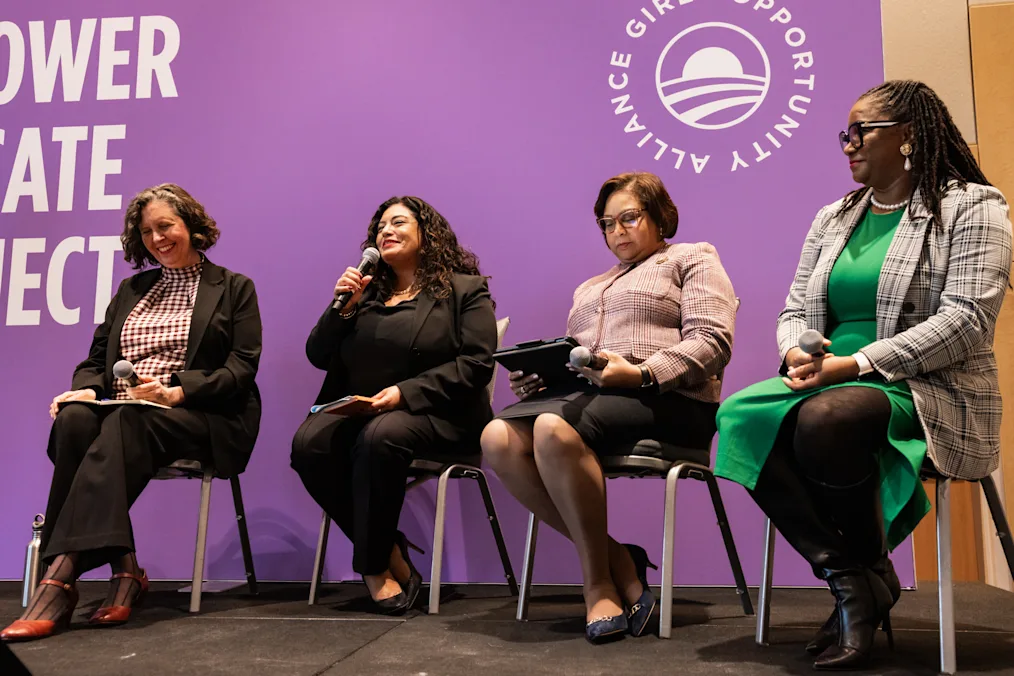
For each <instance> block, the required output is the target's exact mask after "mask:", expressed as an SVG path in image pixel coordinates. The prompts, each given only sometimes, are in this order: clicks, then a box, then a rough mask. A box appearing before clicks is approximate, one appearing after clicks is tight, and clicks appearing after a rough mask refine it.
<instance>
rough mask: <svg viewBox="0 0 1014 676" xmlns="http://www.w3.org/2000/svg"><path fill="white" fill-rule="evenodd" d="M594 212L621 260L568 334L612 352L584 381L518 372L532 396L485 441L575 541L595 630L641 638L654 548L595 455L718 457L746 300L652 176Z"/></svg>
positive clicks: (516, 378) (517, 386)
mask: <svg viewBox="0 0 1014 676" xmlns="http://www.w3.org/2000/svg"><path fill="white" fill-rule="evenodd" d="M595 216H596V220H597V222H598V225H599V227H600V228H601V231H602V236H603V238H604V239H605V243H606V245H607V246H608V247H609V249H610V251H612V252H613V253H614V254H615V255H616V258H617V259H618V262H617V264H616V265H615V266H613V267H612V268H610V269H609V270H607V271H606V272H604V273H602V274H601V275H597V276H595V277H592V278H591V279H589V280H588V281H586V282H584V283H583V284H581V285H580V286H579V287H578V288H577V290H576V291H575V292H574V304H573V307H572V308H571V311H570V316H569V317H568V319H567V333H568V335H570V336H571V337H573V338H574V339H576V340H577V342H578V343H580V344H581V345H583V346H585V347H587V348H588V349H589V350H590V351H591V352H593V353H598V354H599V356H600V357H603V358H604V359H605V363H604V365H603V364H599V366H602V368H599V369H595V368H587V367H586V368H580V369H575V370H576V371H578V372H579V374H580V375H581V376H583V378H584V379H585V381H586V382H585V384H583V385H582V384H581V382H582V381H580V380H577V379H575V384H573V385H570V386H565V387H560V386H556V387H545V386H544V384H543V382H542V380H541V379H540V377H539V375H538V374H537V373H521V372H514V373H511V389H512V390H513V391H514V392H515V394H517V396H518V398H519V399H521V401H520V402H518V403H517V404H514V405H512V406H508V407H507V408H506V409H504V410H503V411H502V412H501V413H500V415H499V416H498V418H497V419H496V420H494V421H493V422H491V423H490V424H489V425H487V426H486V429H485V431H484V432H483V435H482V449H483V453H484V455H485V457H486V458H487V460H488V461H489V463H490V465H492V467H493V469H494V470H495V471H496V473H497V475H498V476H499V477H500V480H501V481H502V482H503V483H504V485H505V486H506V487H507V490H509V491H510V492H511V494H512V495H513V496H514V497H515V498H517V499H518V501H520V502H521V503H522V504H523V505H524V506H525V507H527V508H528V509H529V510H530V511H531V512H532V513H533V514H534V515H535V516H536V517H537V518H538V519H540V520H542V521H544V522H546V523H547V524H549V525H550V526H551V527H552V528H554V529H556V530H557V531H559V532H560V533H562V534H564V535H565V536H567V537H568V538H570V539H571V540H572V541H573V542H574V545H575V546H576V547H577V551H578V555H579V557H580V559H581V568H582V573H583V576H584V597H585V609H586V627H585V635H586V637H587V638H588V640H589V641H592V642H593V643H599V642H603V641H607V640H612V639H615V638H619V637H622V636H623V635H624V634H626V633H628V632H629V633H630V634H632V635H634V636H640V635H641V634H642V633H643V632H644V630H645V627H646V626H647V623H648V620H649V618H650V617H651V614H652V611H653V610H654V608H655V597H654V596H653V595H652V593H651V592H650V591H649V589H648V584H647V581H646V568H647V567H648V566H649V565H651V564H650V563H649V561H648V557H647V554H646V553H645V551H644V549H642V548H641V547H638V546H636V545H622V544H620V543H618V542H617V541H615V540H613V539H611V538H610V537H609V534H608V532H607V524H606V489H605V479H604V477H603V474H602V467H601V466H600V464H599V462H598V460H597V456H598V455H608V454H615V453H622V452H623V451H624V446H626V447H627V448H628V449H629V447H630V445H631V444H633V443H636V442H637V441H639V440H641V439H645V438H651V439H655V440H658V441H661V442H668V443H671V444H674V445H679V446H684V447H692V448H700V449H703V450H704V451H705V452H706V449H707V448H708V447H709V445H710V443H711V437H712V436H713V435H714V433H715V411H716V410H717V408H718V400H719V395H720V393H721V389H722V381H721V376H722V370H723V369H724V368H725V365H726V364H727V363H728V362H729V358H730V356H731V354H732V335H733V326H734V322H735V315H736V296H735V293H734V292H733V289H732V283H731V282H730V281H729V277H728V275H726V273H725V270H724V269H723V268H722V263H721V261H720V260H719V258H718V253H717V252H716V251H715V248H714V247H713V246H711V245H710V244H707V243H699V244H682V243H679V244H669V243H667V242H666V240H667V239H669V238H671V237H673V236H674V235H675V234H676V226H677V222H678V213H677V210H676V206H675V205H674V204H673V202H672V199H671V198H670V197H669V194H668V193H667V192H666V189H665V186H664V185H663V184H662V181H661V180H660V179H659V178H658V177H657V176H655V175H654V174H649V173H629V174H621V175H619V176H616V177H614V178H611V179H609V180H608V181H606V182H605V184H604V185H603V186H602V188H601V190H600V191H599V195H598V199H597V200H596V202H595Z"/></svg>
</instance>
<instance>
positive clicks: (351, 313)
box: [338, 305, 359, 319]
mask: <svg viewBox="0 0 1014 676" xmlns="http://www.w3.org/2000/svg"><path fill="white" fill-rule="evenodd" d="M358 309H359V306H358V305H353V306H352V309H351V310H349V311H348V312H339V313H338V316H339V317H341V318H342V319H352V317H354V316H355V314H356V311H357V310H358Z"/></svg>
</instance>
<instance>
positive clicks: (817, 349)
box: [799, 329, 824, 354]
mask: <svg viewBox="0 0 1014 676" xmlns="http://www.w3.org/2000/svg"><path fill="white" fill-rule="evenodd" d="M799 349H800V350H802V351H803V352H805V353H806V354H820V353H821V352H823V351H824V336H822V335H820V331H815V330H813V329H807V330H806V331H803V332H802V333H801V334H799Z"/></svg>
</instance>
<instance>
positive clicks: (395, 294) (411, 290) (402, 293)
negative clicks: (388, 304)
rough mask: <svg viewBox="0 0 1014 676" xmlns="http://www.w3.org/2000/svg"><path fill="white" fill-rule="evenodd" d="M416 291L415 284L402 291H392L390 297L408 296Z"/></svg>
mask: <svg viewBox="0 0 1014 676" xmlns="http://www.w3.org/2000/svg"><path fill="white" fill-rule="evenodd" d="M415 291H416V288H415V284H413V285H412V286H410V287H408V288H407V289H405V290H404V291H392V292H391V298H401V297H402V296H408V295H410V294H412V293H414V292H415Z"/></svg>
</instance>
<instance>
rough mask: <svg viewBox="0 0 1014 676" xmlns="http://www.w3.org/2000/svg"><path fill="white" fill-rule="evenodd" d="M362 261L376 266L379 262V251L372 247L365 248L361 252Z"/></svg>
mask: <svg viewBox="0 0 1014 676" xmlns="http://www.w3.org/2000/svg"><path fill="white" fill-rule="evenodd" d="M363 259H364V260H369V261H370V265H376V264H377V261H379V260H380V251H378V250H377V247H374V246H370V247H367V248H366V249H364V250H363Z"/></svg>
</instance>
